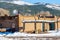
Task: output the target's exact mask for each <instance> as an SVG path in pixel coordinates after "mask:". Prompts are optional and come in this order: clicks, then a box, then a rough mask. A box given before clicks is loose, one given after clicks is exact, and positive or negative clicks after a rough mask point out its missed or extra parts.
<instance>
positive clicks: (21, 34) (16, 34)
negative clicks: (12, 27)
mask: <svg viewBox="0 0 60 40" xmlns="http://www.w3.org/2000/svg"><path fill="white" fill-rule="evenodd" d="M11 36H12V37H17V36H18V37H20V36H27V34H26V33H20V32H15V33H13V34H8V35H6V37H11Z"/></svg>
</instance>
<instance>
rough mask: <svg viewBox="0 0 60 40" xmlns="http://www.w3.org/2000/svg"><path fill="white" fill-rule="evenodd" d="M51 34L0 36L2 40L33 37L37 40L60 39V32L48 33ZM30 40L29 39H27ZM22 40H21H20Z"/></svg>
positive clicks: (17, 33)
mask: <svg viewBox="0 0 60 40" xmlns="http://www.w3.org/2000/svg"><path fill="white" fill-rule="evenodd" d="M48 32H49V33H47V34H27V33H20V32H15V33H9V34H7V35H6V34H0V40H17V39H19V38H20V37H25V39H26V37H32V38H33V39H35V37H60V31H58V32H57V31H48ZM27 39H29V38H27ZM19 40H20V39H19ZM59 40H60V39H59Z"/></svg>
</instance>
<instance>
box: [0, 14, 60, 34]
mask: <svg viewBox="0 0 60 40" xmlns="http://www.w3.org/2000/svg"><path fill="white" fill-rule="evenodd" d="M57 18H58V17H56V16H51V15H50V16H42V15H36V16H22V15H20V14H19V15H15V16H6V15H5V16H0V31H1V30H2V31H6V29H7V28H15V29H18V31H19V32H26V33H41V32H47V31H50V30H58V29H60V25H59V24H60V18H59V19H57ZM3 29H4V30H3ZM14 31H15V30H14Z"/></svg>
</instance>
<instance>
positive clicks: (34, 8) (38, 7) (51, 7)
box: [0, 2, 60, 16]
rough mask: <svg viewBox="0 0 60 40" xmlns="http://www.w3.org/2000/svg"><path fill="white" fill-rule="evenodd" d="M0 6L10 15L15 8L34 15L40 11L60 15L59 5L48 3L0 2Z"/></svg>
mask: <svg viewBox="0 0 60 40" xmlns="http://www.w3.org/2000/svg"><path fill="white" fill-rule="evenodd" d="M0 8H4V9H6V10H9V11H10V15H14V14H13V10H17V11H18V13H20V14H23V15H24V14H31V15H35V14H38V13H40V12H41V11H49V12H50V13H51V14H53V15H57V16H60V5H56V4H49V3H39V2H38V3H35V4H34V5H27V4H24V5H18V4H14V3H7V2H0Z"/></svg>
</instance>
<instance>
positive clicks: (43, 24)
mask: <svg viewBox="0 0 60 40" xmlns="http://www.w3.org/2000/svg"><path fill="white" fill-rule="evenodd" d="M44 28H45V23H44V22H43V23H42V31H43V32H44Z"/></svg>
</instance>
